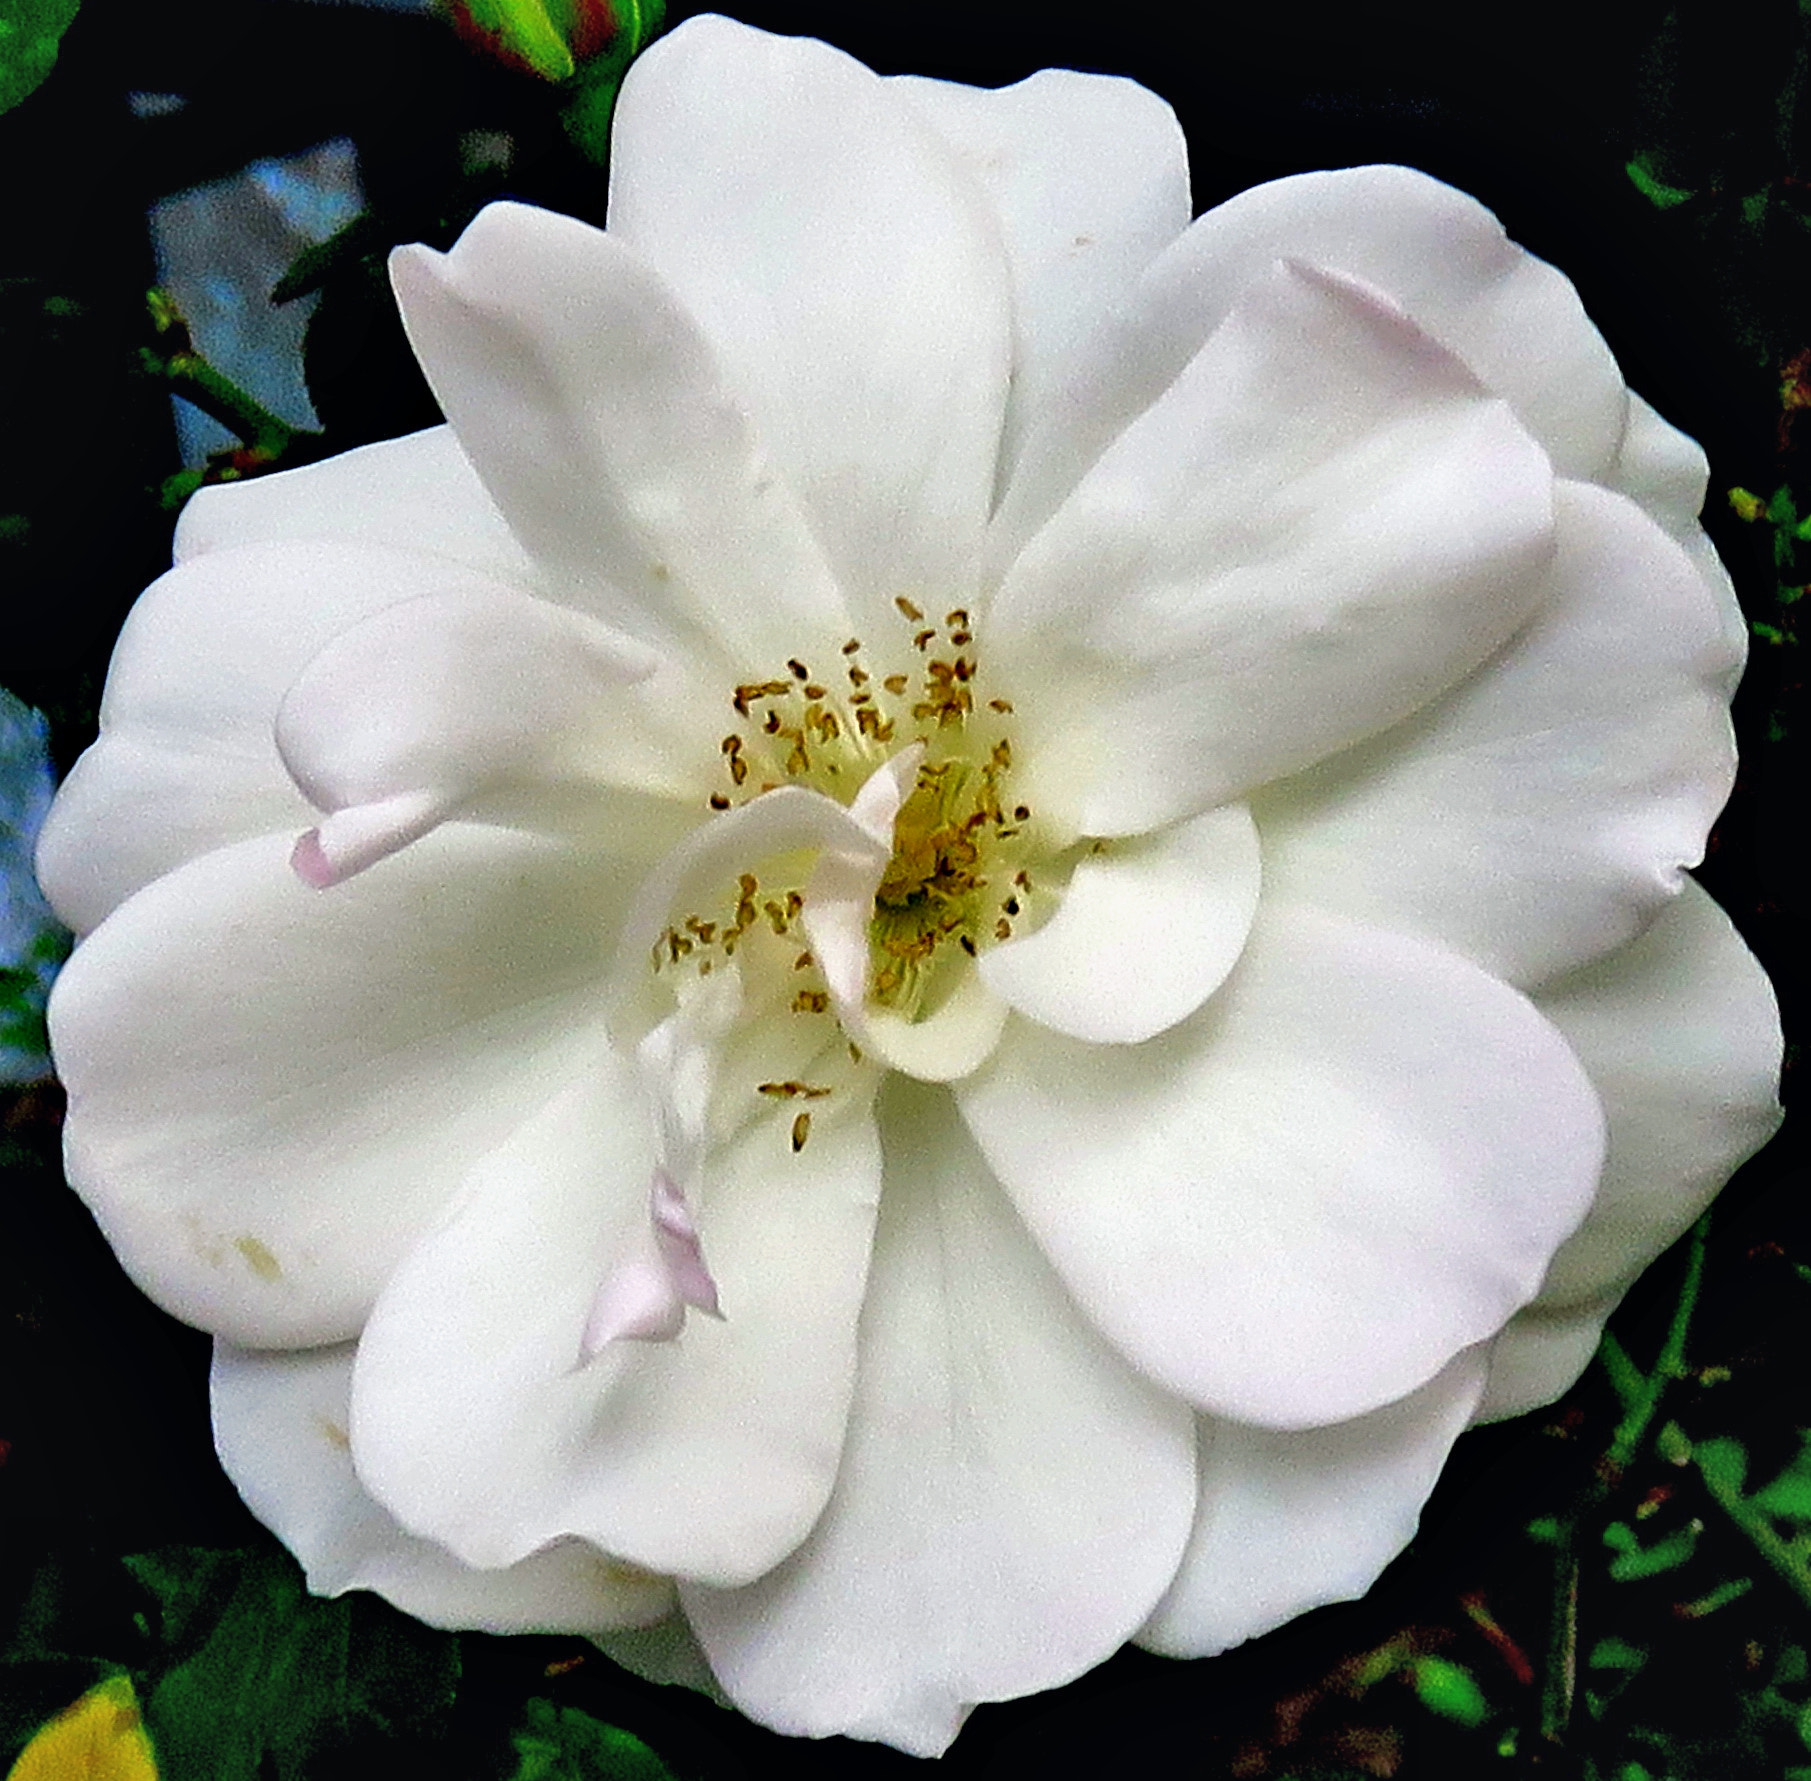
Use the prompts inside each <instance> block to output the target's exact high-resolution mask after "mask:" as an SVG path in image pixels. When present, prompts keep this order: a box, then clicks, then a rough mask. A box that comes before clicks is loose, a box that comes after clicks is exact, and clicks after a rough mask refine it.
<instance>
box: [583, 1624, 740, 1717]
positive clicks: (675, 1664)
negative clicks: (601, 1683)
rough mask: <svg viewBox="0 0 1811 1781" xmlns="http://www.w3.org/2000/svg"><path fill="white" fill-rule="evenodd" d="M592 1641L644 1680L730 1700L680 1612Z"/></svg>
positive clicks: (720, 1700)
mask: <svg viewBox="0 0 1811 1781" xmlns="http://www.w3.org/2000/svg"><path fill="white" fill-rule="evenodd" d="M595 1643H596V1644H597V1645H598V1646H599V1647H600V1648H601V1649H602V1650H603V1652H604V1654H605V1655H606V1656H607V1657H608V1658H609V1659H610V1660H611V1661H612V1662H613V1663H618V1664H621V1665H622V1667H623V1668H624V1669H625V1670H628V1671H629V1672H630V1673H631V1674H632V1675H636V1676H639V1677H641V1679H642V1680H643V1681H644V1682H657V1683H660V1684H661V1685H662V1686H664V1687H671V1688H690V1689H694V1690H696V1691H697V1692H698V1693H699V1694H702V1695H708V1696H709V1697H710V1699H712V1700H713V1701H715V1702H716V1703H717V1705H718V1706H719V1707H732V1706H733V1705H734V1703H733V1702H732V1701H731V1700H730V1698H729V1696H728V1695H726V1694H725V1693H724V1692H723V1690H722V1689H721V1688H720V1687H718V1685H717V1678H716V1677H715V1676H713V1675H712V1674H711V1666H710V1664H709V1663H708V1662H706V1660H705V1656H704V1653H703V1652H702V1651H701V1650H700V1649H699V1648H698V1641H697V1640H696V1639H695V1638H694V1637H693V1636H692V1629H691V1628H690V1627H689V1626H687V1625H686V1623H685V1616H684V1615H683V1614H679V1613H674V1614H671V1615H669V1616H668V1617H667V1618H666V1619H665V1620H661V1621H657V1622H656V1623H655V1624H654V1625H653V1626H638V1627H630V1628H626V1629H625V1630H623V1631H622V1632H609V1633H602V1634H599V1635H598V1636H597V1637H596V1639H595Z"/></svg>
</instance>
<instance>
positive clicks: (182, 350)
mask: <svg viewBox="0 0 1811 1781" xmlns="http://www.w3.org/2000/svg"><path fill="white" fill-rule="evenodd" d="M146 306H147V308H148V309H149V311H150V314H151V325H152V329H153V331H154V334H155V337H156V344H155V345H154V346H147V347H143V348H141V349H140V354H139V357H140V362H141V363H142V364H143V365H144V367H145V369H146V370H147V371H149V372H150V373H151V374H152V376H154V377H158V378H161V379H162V380H163V381H164V382H165V383H167V384H168V385H169V386H170V393H171V394H172V395H176V396H180V397H181V398H182V399H183V400H184V401H185V402H187V403H189V404H190V405H191V406H192V407H195V408H199V409H200V410H201V412H202V413H203V414H205V415H207V416H208V417H209V418H210V419H213V420H217V421H218V422H219V423H220V424H221V426H223V427H225V428H226V430H227V431H228V432H229V433H232V434H234V435H235V436H236V437H237V438H238V439H239V440H240V441H241V442H242V443H243V444H244V445H245V447H246V449H247V450H248V451H251V452H253V453H255V454H256V455H257V456H258V457H259V458H261V459H264V460H265V461H266V462H269V461H273V460H275V459H277V458H280V457H281V456H282V455H283V454H284V453H285V452H286V451H288V450H289V449H290V448H291V447H292V446H293V445H294V444H295V443H296V441H297V440H299V439H310V438H314V437H317V435H315V434H313V433H311V432H310V431H309V430H308V429H307V428H305V427H292V426H291V425H290V424H289V422H288V421H286V420H284V419H283V418H282V417H281V416H280V415H276V414H272V413H271V411H270V410H269V409H268V408H266V407H265V406H264V404H263V403H262V402H260V401H258V399H257V398H256V397H255V396H252V395H250V394H249V393H248V392H247V391H245V390H242V389H241V388H240V387H239V386H238V384H236V383H234V382H233V380H232V379H231V378H230V377H227V376H225V375H224V374H223V373H222V372H220V371H217V370H216V369H215V368H214V367H213V366H212V365H210V364H209V363H208V362H207V360H206V359H205V358H203V357H202V355H201V354H200V353H198V352H197V351H196V350H195V344H194V341H193V340H192V339H191V337H190V335H189V325H188V323H187V322H186V321H185V320H184V319H183V316H182V312H181V311H180V310H178V309H177V307H176V305H175V303H174V302H172V301H171V299H170V295H169V293H168V292H167V291H162V290H153V291H150V292H148V293H147V295H146Z"/></svg>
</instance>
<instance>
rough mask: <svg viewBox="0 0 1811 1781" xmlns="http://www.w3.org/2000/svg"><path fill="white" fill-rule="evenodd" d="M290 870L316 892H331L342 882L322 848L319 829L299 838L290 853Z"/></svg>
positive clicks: (311, 830)
mask: <svg viewBox="0 0 1811 1781" xmlns="http://www.w3.org/2000/svg"><path fill="white" fill-rule="evenodd" d="M289 869H290V870H291V871H292V872H294V873H295V875H296V876H297V877H298V878H299V879H301V881H302V882H303V883H304V884H306V885H310V886H312V887H313V888H314V889H315V890H331V889H332V888H333V886H334V885H336V884H338V883H339V881H340V875H339V874H338V873H337V872H336V871H334V869H333V862H332V861H331V860H330V859H328V857H327V855H326V852H325V850H324V849H323V848H322V846H321V831H320V830H319V829H310V830H309V831H308V832H307V834H305V835H302V836H300V837H298V839H297V841H296V844H295V846H294V848H292V849H291V851H290V855H289Z"/></svg>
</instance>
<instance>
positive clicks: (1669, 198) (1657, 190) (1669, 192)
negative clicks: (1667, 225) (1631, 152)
mask: <svg viewBox="0 0 1811 1781" xmlns="http://www.w3.org/2000/svg"><path fill="white" fill-rule="evenodd" d="M1652 162H1653V157H1652V156H1651V155H1647V154H1640V155H1637V156H1636V157H1635V158H1634V159H1633V160H1632V161H1629V162H1627V163H1626V164H1625V165H1624V168H1623V171H1624V172H1625V173H1627V174H1628V176H1629V181H1630V183H1631V184H1632V185H1633V186H1634V188H1635V190H1636V191H1638V192H1639V193H1640V194H1641V195H1642V197H1644V198H1645V199H1647V201H1648V202H1649V203H1650V204H1651V205H1653V207H1654V208H1655V209H1656V210H1671V209H1672V208H1673V206H1674V205H1675V204H1683V203H1684V202H1685V201H1686V200H1687V199H1688V198H1690V197H1691V196H1692V195H1693V194H1692V193H1690V192H1688V191H1686V190H1685V188H1684V187H1683V186H1669V185H1668V184H1667V183H1666V181H1665V180H1663V179H1656V178H1655V177H1654V174H1653V173H1652V171H1651V167H1652Z"/></svg>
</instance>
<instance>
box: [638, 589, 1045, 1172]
mask: <svg viewBox="0 0 1811 1781" xmlns="http://www.w3.org/2000/svg"><path fill="white" fill-rule="evenodd" d="M894 604H895V606H896V607H897V609H898V611H899V614H900V616H901V618H902V619H904V621H905V622H906V624H907V625H908V626H909V627H910V631H909V635H910V640H911V647H912V649H913V650H914V651H915V652H916V653H917V655H918V656H919V657H920V658H921V661H920V663H919V664H918V666H917V668H916V670H915V671H913V672H909V673H892V674H879V673H876V672H875V671H874V670H872V669H871V668H870V667H869V665H868V661H867V657H866V654H865V652H864V649H863V646H862V644H861V641H860V640H859V639H857V638H853V637H852V638H850V639H849V640H848V641H847V642H846V643H844V644H843V645H842V648H841V651H840V659H839V661H838V662H837V664H836V671H835V672H833V673H821V674H820V673H819V672H817V671H816V670H817V668H818V666H819V665H818V664H815V663H807V662H805V661H802V660H799V659H797V658H793V659H792V660H789V661H788V662H787V663H786V672H785V673H784V674H783V675H781V674H776V675H775V676H774V677H773V678H771V679H768V680H757V681H749V682H745V683H744V684H742V685H740V686H737V687H736V688H735V689H734V692H733V695H732V697H731V700H730V704H731V706H732V708H733V710H734V712H735V716H736V726H735V728H733V729H732V730H730V731H729V733H728V734H726V735H725V736H724V737H723V739H722V741H721V743H720V745H719V747H720V751H721V754H722V757H723V767H724V774H725V779H726V784H725V786H724V789H722V790H720V791H718V792H715V793H713V794H712V795H711V798H710V806H711V808H712V810H714V811H718V812H722V811H728V810H730V809H733V808H735V807H737V806H740V805H743V804H747V803H749V802H751V801H752V800H754V799H756V798H758V797H760V796H761V795H762V794H764V793H766V792H770V791H774V790H777V789H778V788H780V787H781V786H788V785H790V786H798V787H801V788H803V789H805V790H809V791H815V792H819V793H822V794H823V795H825V796H827V797H831V798H834V799H836V800H837V801H838V802H839V803H842V804H848V803H850V802H851V801H852V800H853V799H854V798H855V795H856V793H857V792H858V791H859V790H860V789H861V787H862V786H863V785H864V784H865V783H866V782H867V781H868V780H869V778H870V777H871V776H872V775H873V774H874V773H875V772H876V770H877V769H879V768H880V767H881V766H882V765H883V764H884V763H885V762H886V761H888V760H889V759H891V758H892V757H894V756H896V755H898V754H900V753H901V752H902V751H904V750H905V749H908V748H913V747H916V748H918V750H919V751H920V752H919V756H918V763H917V767H916V770H915V773H914V778H913V782H912V785H911V788H910V790H909V791H908V792H907V793H906V795H905V797H904V799H903V800H902V802H901V804H900V807H899V810H898V812H897V814H896V816H895V818H894V823H893V847H892V854H891V857H890V858H889V859H888V861H887V863H886V866H885V868H884V870H883V872H882V874H881V878H880V882H879V885H878V887H877V889H876V892H875V896H874V906H873V912H872V916H871V918H870V921H869V926H868V944H869V961H870V969H869V997H870V1000H871V1002H872V1003H874V1004H877V1005H879V1006H881V1007H884V1008H886V1009H888V1010H890V1011H891V1012H892V1013H893V1014H896V1015H898V1016H900V1017H901V1018H903V1019H906V1020H912V1019H914V1018H917V1017H919V1016H920V1015H922V1014H928V1013H929V1012H930V1011H933V1010H934V1009H935V1008H936V1007H937V1006H939V1005H940V1004H941V1002H942V1001H943V1000H944V998H945V997H946V996H947V995H948V993H950V990H951V989H952V987H953V985H954V984H955V983H956V982H957V981H958V979H959V977H960V975H961V974H962V972H963V971H964V969H965V968H966V966H967V961H969V960H972V959H973V958H974V957H975V956H976V955H977V954H978V953H979V952H980V951H981V950H983V949H984V948H986V947H987V946H989V945H992V944H994V943H996V942H998V941H1002V940H1007V939H1010V938H1011V937H1012V934H1013V930H1014V926H1015V924H1016V923H1017V922H1019V921H1020V920H1021V919H1022V918H1023V917H1024V915H1025V914H1026V913H1027V910H1028V908H1029V906H1030V903H1031V899H1032V897H1033V895H1034V885H1033V880H1032V875H1031V842H1032V839H1033V835H1032V830H1031V824H1032V812H1031V810H1030V808H1029V807H1028V806H1027V805H1025V804H1024V803H1023V802H1018V801H1015V800H1014V799H1013V797H1012V794H1011V788H1010V781H1011V777H1012V767H1013V749H1012V740H1011V736H1010V734H1009V733H1008V723H1009V720H1010V718H1011V716H1012V706H1011V705H1010V703H1009V702H1008V701H1006V700H1005V699H1002V698H985V697H983V696H982V693H981V673H980V667H979V658H978V653H977V651H976V649H975V642H974V634H973V631H972V629H971V626H970V623H969V615H968V613H967V612H966V611H964V610H962V609H961V608H957V609H956V610H954V611H951V612H949V613H947V614H945V616H944V619H943V622H942V623H941V624H940V625H939V624H936V623H934V622H931V621H929V620H927V618H926V617H925V614H924V612H923V610H922V609H921V608H920V607H919V606H917V605H916V604H915V603H914V602H912V601H911V600H909V599H906V598H904V597H903V596H902V597H900V598H899V599H897V600H896V601H895V602H894ZM759 865H760V869H759V871H753V870H751V871H745V872H743V873H741V874H740V875H739V876H738V878H737V879H736V881H735V885H734V888H733V889H731V888H730V887H728V886H726V887H725V895H724V899H723V903H722V907H721V908H720V909H718V910H710V911H700V912H698V913H694V914H689V915H687V916H685V917H684V918H683V919H681V920H680V921H679V922H677V923H676V924H675V925H673V926H671V927H669V928H668V929H667V930H666V932H665V933H664V934H663V935H662V936H661V940H660V943H659V945H658V946H657V947H656V948H655V954H654V965H655V968H656V969H657V970H666V969H672V968H685V967H689V968H692V969H695V970H697V971H699V972H700V973H708V972H710V971H711V970H712V969H713V967H714V965H715V963H716V962H717V961H718V960H719V959H728V958H732V957H735V956H736V955H737V953H738V950H739V949H742V948H745V947H747V946H748V945H750V944H751V943H752V942H755V941H760V942H761V944H762V945H763V947H764V948H770V947H773V946H775V945H777V944H779V943H780V942H783V941H787V940H790V941H791V948H792V952H793V956H792V958H791V959H790V961H789V965H788V967H787V968H788V970H789V971H791V972H796V973H797V976H795V977H793V978H792V980H791V984H790V985H789V989H788V993H789V1005H790V1007H791V1009H792V1010H793V1012H794V1013H797V1014H805V1015H813V1014H817V1015H821V1014H828V1013H829V1012H830V998H829V995H828V993H827V990H826V988H825V987H824V984H823V980H822V977H821V974H819V973H818V972H817V970H816V968H815V960H814V959H813V958H812V956H811V953H810V951H809V950H808V949H807V950H801V949H800V947H799V941H800V939H801V938H802V935H801V934H800V933H799V932H798V930H799V926H800V914H801V910H802V908H803V903H804V885H805V882H806V880H807V878H808V876H809V872H810V867H811V861H810V860H809V859H808V858H803V857H800V856H797V855H793V856H783V857H781V858H777V859H774V860H769V861H764V862H760V863H759ZM749 962H752V961H748V960H746V959H745V963H749ZM851 1049H852V1050H853V1049H854V1048H853V1047H852V1048H851ZM808 1086H809V1085H806V1084H802V1083H772V1084H764V1085H762V1089H761V1092H762V1093H764V1094H771V1095H772V1096H773V1098H776V1099H778V1098H782V1097H783V1098H785V1099H788V1100H802V1099H804V1098H805V1096H804V1092H803V1091H804V1090H805V1089H806V1088H807V1087H808ZM787 1090H792V1091H794V1092H793V1093H791V1094H786V1093H785V1091H787ZM800 1124H801V1125H802V1126H803V1129H804V1130H807V1131H808V1130H809V1121H808V1120H803V1121H801V1122H800ZM794 1136H795V1141H797V1142H802V1141H803V1140H802V1137H801V1136H800V1132H799V1128H798V1126H795V1132H794Z"/></svg>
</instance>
